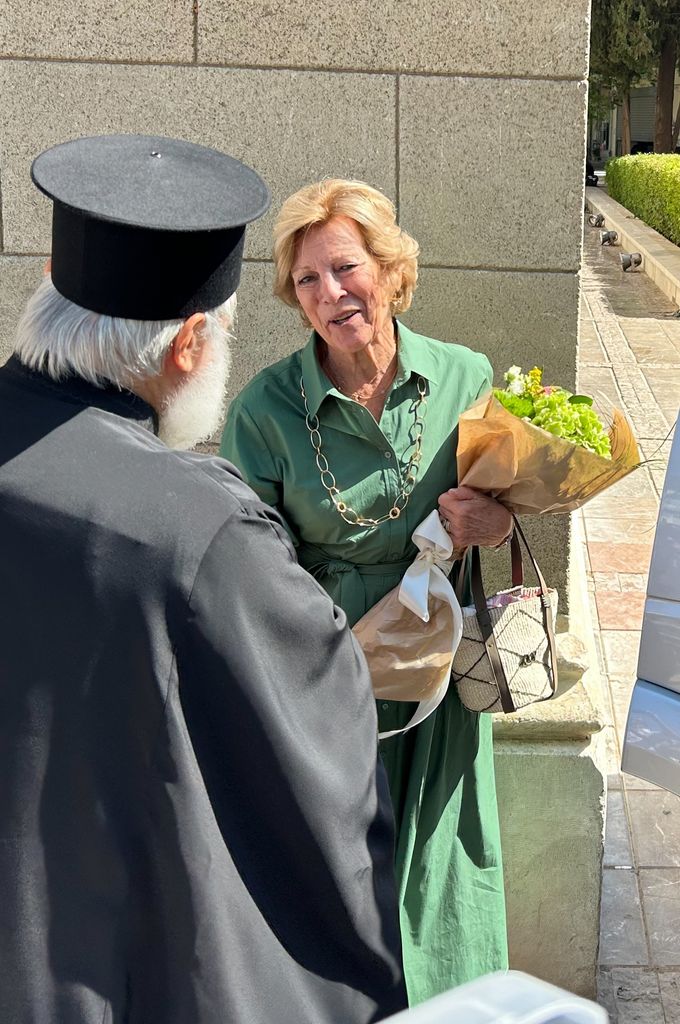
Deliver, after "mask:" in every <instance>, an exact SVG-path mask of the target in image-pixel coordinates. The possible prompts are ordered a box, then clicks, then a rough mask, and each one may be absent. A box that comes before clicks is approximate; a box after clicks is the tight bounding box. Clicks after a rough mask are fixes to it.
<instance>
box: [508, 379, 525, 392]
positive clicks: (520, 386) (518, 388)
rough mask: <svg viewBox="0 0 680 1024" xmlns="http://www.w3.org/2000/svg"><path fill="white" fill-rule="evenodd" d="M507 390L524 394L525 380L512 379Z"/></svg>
mask: <svg viewBox="0 0 680 1024" xmlns="http://www.w3.org/2000/svg"><path fill="white" fill-rule="evenodd" d="M505 390H506V391H509V392H510V394H511V395H523V394H524V381H523V380H511V381H510V383H509V384H508V386H507V388H506V389H505Z"/></svg>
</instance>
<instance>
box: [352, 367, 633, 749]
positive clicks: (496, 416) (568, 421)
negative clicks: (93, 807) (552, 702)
mask: <svg viewBox="0 0 680 1024" xmlns="http://www.w3.org/2000/svg"><path fill="white" fill-rule="evenodd" d="M505 381H506V387H505V388H503V389H501V388H497V389H494V390H493V391H491V392H489V393H488V394H487V395H484V396H483V397H482V398H481V399H480V400H479V401H477V402H476V403H475V404H474V405H473V406H472V407H471V408H470V409H468V410H467V411H466V412H464V413H463V415H462V416H461V417H460V420H459V424H458V451H457V461H458V483H459V485H461V484H465V485H467V486H469V487H474V488H476V489H477V490H480V491H484V492H486V493H487V494H490V495H491V496H492V497H494V498H497V499H498V501H501V502H502V503H503V504H504V505H506V506H507V508H509V509H510V511H512V512H514V513H523V514H527V513H529V514H546V513H559V512H571V511H573V510H574V509H577V508H580V507H581V506H582V505H583V504H585V502H586V501H588V500H589V499H590V498H593V497H595V495H596V494H600V493H601V492H602V491H603V490H605V489H606V488H607V487H610V486H611V485H612V484H614V483H616V481H617V480H621V479H622V478H623V477H624V476H626V475H627V474H628V473H630V472H631V471H632V470H633V469H635V468H636V467H637V466H639V465H640V456H639V453H638V448H637V444H636V442H635V438H634V437H633V433H632V431H631V428H630V425H629V423H628V421H627V420H626V418H625V416H624V415H623V414H622V413H621V412H619V411H618V410H617V409H612V410H611V423H610V425H609V426H608V428H607V427H606V426H605V425H604V423H603V422H602V420H601V419H600V417H599V416H598V415H597V413H596V412H595V410H594V409H593V400H592V398H590V397H588V396H586V395H574V394H572V393H571V392H569V391H567V390H566V389H565V388H561V387H558V386H555V385H544V384H543V381H542V371H541V370H540V369H538V367H534V368H533V369H532V370H530V371H529V372H528V373H526V374H524V373H522V370H521V368H520V367H519V366H511V367H510V369H509V370H508V372H507V373H506V374H505ZM412 539H413V542H414V544H415V545H416V546H417V547H418V549H419V553H418V555H417V556H416V558H415V560H414V562H413V564H412V565H411V566H410V568H409V569H408V570H407V572H406V574H405V576H404V579H403V580H402V583H401V585H400V586H399V587H396V588H395V589H394V590H392V591H390V593H389V594H386V595H385V597H384V598H383V599H382V600H381V601H379V602H378V604H376V605H375V606H374V607H373V608H371V609H370V610H369V611H368V612H367V613H366V615H364V617H363V618H362V619H361V620H360V621H359V622H357V623H356V625H355V626H354V634H355V636H356V637H357V639H358V640H359V643H360V644H361V646H362V648H363V650H364V653H365V654H366V657H367V660H368V663H369V667H370V670H371V676H372V681H373V690H374V693H375V696H376V698H377V699H379V700H380V699H387V700H402V701H418V707H417V709H416V711H415V713H414V715H413V717H412V718H411V720H410V721H409V722H408V724H407V726H406V728H407V729H408V728H412V727H413V726H414V725H417V724H418V723H419V722H421V721H422V720H423V719H424V718H426V717H427V715H429V714H431V713H432V711H433V710H434V709H435V708H436V707H437V706H438V704H439V703H440V702H441V701H442V700H443V698H444V695H445V694H446V691H447V688H448V685H449V679H450V676H451V666H452V664H453V660H454V656H455V654H456V651H457V649H458V646H459V644H460V642H461V637H462V636H463V635H464V628H465V627H464V618H465V614H466V613H467V612H468V611H469V612H470V613H472V612H473V611H474V610H473V609H469V610H467V609H466V610H465V611H464V610H462V609H461V607H460V605H459V604H458V601H457V599H456V597H455V594H454V592H453V588H452V587H451V584H450V582H449V580H448V574H449V572H450V569H451V564H452V559H453V558H454V557H455V552H454V551H453V547H452V544H451V539H450V537H449V535H448V534H447V533H446V532H445V531H444V529H443V528H442V525H441V523H440V522H439V517H438V515H437V512H436V511H434V512H431V513H430V515H429V516H428V517H427V519H425V520H424V521H423V522H422V523H421V524H420V525H419V526H418V527H417V529H416V530H415V531H414V533H413V538H412ZM520 590H521V591H522V593H521V594H520V593H519V591H520ZM525 591H526V593H525ZM529 593H530V592H529V591H528V590H527V588H515V590H512V591H508V592H507V595H505V597H504V600H505V601H506V602H507V601H509V600H519V599H520V598H522V599H523V598H526V596H527V595H529ZM553 596H554V598H555V606H554V608H553V613H554V612H556V595H553ZM558 640H559V637H558ZM397 731H401V730H397ZM390 735H393V733H386V734H382V736H381V738H385V736H390Z"/></svg>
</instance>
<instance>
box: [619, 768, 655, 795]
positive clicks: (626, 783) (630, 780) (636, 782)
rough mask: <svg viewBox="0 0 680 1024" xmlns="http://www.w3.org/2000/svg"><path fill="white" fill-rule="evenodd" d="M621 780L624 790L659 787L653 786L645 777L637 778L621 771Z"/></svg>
mask: <svg viewBox="0 0 680 1024" xmlns="http://www.w3.org/2000/svg"><path fill="white" fill-rule="evenodd" d="M621 780H622V782H623V787H624V789H625V790H626V792H628V791H629V790H637V789H645V790H647V789H654V790H658V789H659V787H658V786H655V785H654V783H653V782H647V780H646V779H638V778H637V776H635V775H629V774H628V772H621Z"/></svg>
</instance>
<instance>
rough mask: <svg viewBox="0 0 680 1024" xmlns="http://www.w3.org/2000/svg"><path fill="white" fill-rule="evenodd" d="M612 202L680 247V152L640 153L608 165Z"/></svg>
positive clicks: (608, 189) (616, 159)
mask: <svg viewBox="0 0 680 1024" xmlns="http://www.w3.org/2000/svg"><path fill="white" fill-rule="evenodd" d="M607 191H608V192H609V195H610V196H611V197H612V199H616V201H617V202H618V203H621V205H622V206H625V207H626V209H627V210H630V212H631V213H634V214H635V216H636V217H639V218H640V220H643V221H644V222H645V224H649V226H650V227H651V228H655V229H656V230H657V231H659V232H660V233H661V234H662V235H665V237H666V238H669V239H670V240H671V242H675V244H676V245H680V153H639V154H638V155H637V156H619V157H615V158H614V159H613V160H609V161H608V163H607Z"/></svg>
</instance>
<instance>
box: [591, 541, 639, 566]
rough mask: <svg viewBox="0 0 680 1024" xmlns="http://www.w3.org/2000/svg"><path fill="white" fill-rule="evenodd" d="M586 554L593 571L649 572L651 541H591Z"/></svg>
mask: <svg viewBox="0 0 680 1024" xmlns="http://www.w3.org/2000/svg"><path fill="white" fill-rule="evenodd" d="M588 555H589V558H590V564H591V566H592V570H593V572H649V561H650V558H651V557H652V541H651V539H650V540H649V541H648V542H647V543H625V542H612V543H607V542H606V541H592V542H589V543H588Z"/></svg>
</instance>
